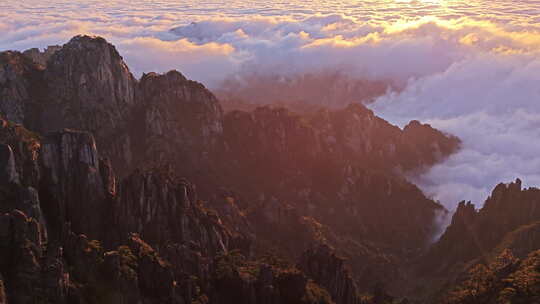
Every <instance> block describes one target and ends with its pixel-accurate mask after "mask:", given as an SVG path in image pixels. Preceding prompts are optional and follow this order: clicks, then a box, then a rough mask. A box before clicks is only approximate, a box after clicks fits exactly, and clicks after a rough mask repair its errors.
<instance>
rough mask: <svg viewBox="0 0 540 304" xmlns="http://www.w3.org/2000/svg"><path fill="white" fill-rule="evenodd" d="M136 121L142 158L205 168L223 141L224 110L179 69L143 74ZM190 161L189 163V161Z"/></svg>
mask: <svg viewBox="0 0 540 304" xmlns="http://www.w3.org/2000/svg"><path fill="white" fill-rule="evenodd" d="M139 90H140V94H139V96H138V99H139V101H140V109H139V110H138V111H139V112H138V115H139V116H140V117H138V118H137V124H139V125H140V126H139V128H140V132H138V134H137V136H138V141H140V142H139V143H138V145H139V146H140V150H142V151H140V152H141V154H142V158H143V159H145V160H150V161H154V162H168V163H183V164H184V165H183V167H187V166H192V168H185V170H188V169H191V170H195V168H197V169H198V170H202V169H204V168H200V167H201V166H203V167H208V165H209V161H210V158H211V157H213V154H215V153H216V151H217V150H220V149H218V148H219V145H220V144H221V134H222V132H223V126H222V110H221V106H220V105H219V102H218V101H217V99H216V97H215V96H214V95H213V94H212V93H210V91H208V90H207V89H206V88H205V87H204V86H203V85H202V84H200V83H198V82H195V81H191V80H188V79H186V78H185V77H184V76H183V75H182V74H180V73H179V72H177V71H170V72H168V73H166V74H162V75H159V74H156V73H149V74H145V75H143V77H142V78H141V81H140V84H139ZM188 161H189V162H188Z"/></svg>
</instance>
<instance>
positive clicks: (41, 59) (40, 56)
mask: <svg viewBox="0 0 540 304" xmlns="http://www.w3.org/2000/svg"><path fill="white" fill-rule="evenodd" d="M60 49H62V47H61V46H59V45H50V46H48V47H47V48H45V49H44V50H43V52H42V51H40V50H39V49H38V48H32V49H28V50H26V51H24V52H23V54H24V55H25V56H26V57H29V58H30V59H32V61H33V62H34V63H35V64H39V65H41V66H43V67H46V66H47V62H48V61H49V58H51V57H52V55H54V53H56V52H57V51H59V50H60Z"/></svg>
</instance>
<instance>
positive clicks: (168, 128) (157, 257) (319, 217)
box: [0, 36, 533, 304]
mask: <svg viewBox="0 0 540 304" xmlns="http://www.w3.org/2000/svg"><path fill="white" fill-rule="evenodd" d="M0 63H1V64H2V65H1V70H0V115H1V116H2V117H3V118H6V119H7V120H4V119H3V118H2V119H0V182H1V183H0V212H1V213H2V214H3V215H2V220H1V222H2V223H3V224H2V225H3V226H2V227H0V228H1V229H0V237H1V239H0V242H2V244H4V245H5V246H4V245H3V247H1V248H0V255H2V256H3V257H5V259H4V260H2V261H3V264H2V265H1V266H0V275H1V276H2V278H1V279H0V280H1V281H3V283H4V285H3V286H4V287H3V290H4V291H5V294H6V296H5V297H7V301H8V302H9V303H35V302H36V301H41V302H43V303H144V304H152V303H201V304H202V303H238V302H239V301H240V302H241V303H255V304H256V303H276V304H277V303H291V304H293V303H321V304H322V303H334V302H335V303H337V304H341V303H360V302H361V301H363V303H385V302H389V301H390V300H389V299H390V298H389V297H387V296H386V295H385V293H384V291H382V290H381V289H380V288H379V289H373V286H374V285H377V284H376V283H377V282H378V281H381V280H401V279H403V278H404V277H405V276H406V272H405V271H404V270H403V269H402V268H401V266H402V265H405V264H407V263H408V262H409V261H410V260H411V259H412V258H415V257H418V255H419V254H420V253H422V252H423V250H424V248H425V246H427V241H428V240H429V238H430V236H431V234H432V232H433V230H434V222H433V220H434V218H435V216H436V214H437V213H439V212H444V209H443V208H442V207H441V206H440V205H438V204H437V203H435V202H434V201H432V200H430V199H428V198H426V197H425V196H424V195H423V194H422V192H421V191H420V190H419V189H418V188H416V187H415V186H414V185H412V184H410V183H409V182H407V181H406V180H405V179H404V178H403V176H402V173H403V172H412V171H415V170H422V169H424V168H426V167H429V166H431V165H433V164H434V163H436V162H437V161H440V160H441V159H443V158H444V157H446V156H448V155H449V154H451V153H453V152H454V151H456V150H457V149H458V148H459V140H458V139H457V138H455V137H452V136H449V135H446V134H443V133H441V132H439V131H437V130H435V129H433V128H431V127H430V126H429V125H422V124H420V123H419V122H416V121H413V122H411V123H410V124H409V125H408V126H406V127H405V128H404V129H400V128H398V127H396V126H392V125H391V124H389V123H388V122H386V121H384V120H383V119H381V118H378V117H377V116H375V115H374V113H373V112H371V111H370V110H368V109H367V108H365V107H364V106H362V105H350V106H348V107H345V108H342V109H334V110H320V111H317V112H314V113H311V114H309V115H307V114H303V115H299V114H295V113H292V112H290V111H288V110H286V109H283V108H273V107H260V108H257V109H255V110H253V111H252V112H244V111H232V112H230V113H227V114H224V113H223V111H222V109H221V106H220V104H219V102H218V100H217V99H216V98H215V96H214V95H213V94H212V93H211V92H210V91H209V90H207V89H206V88H205V87H204V86H203V85H202V84H199V83H197V82H194V81H190V80H188V79H186V78H185V77H184V76H183V75H182V74H181V73H179V72H177V71H171V72H168V73H165V74H156V73H148V74H144V75H143V77H142V78H141V79H140V80H136V79H135V78H134V77H133V75H132V74H131V73H130V71H129V69H128V67H127V65H126V64H125V62H124V61H123V59H122V57H121V56H120V54H119V53H118V52H117V51H116V49H115V47H114V46H112V45H111V44H109V43H108V42H106V41H105V40H104V39H103V38H99V37H89V36H77V37H74V38H73V39H71V40H70V41H69V42H68V43H66V44H65V45H63V46H62V47H59V48H56V47H55V48H51V49H48V50H46V51H44V52H39V51H38V50H29V51H27V52H25V53H24V54H22V53H18V52H4V53H1V54H0ZM489 225H491V224H489ZM531 231H532V230H531ZM531 233H533V232H531ZM313 244H317V245H316V246H315V247H312V246H313ZM330 246H332V247H335V249H330ZM19 256H20V257H21V258H16V257H19ZM338 256H344V257H346V258H349V261H348V262H347V263H348V264H350V266H351V272H349V271H348V270H345V269H346V267H345V261H344V260H343V259H341V258H339V257H338ZM298 259H300V262H299V263H298V264H297V265H296V266H295V263H294V261H297V260H298ZM31 287H35V288H34V289H30V288H31ZM1 290H2V288H0V291H1ZM359 292H368V293H372V295H373V296H372V297H365V298H362V299H360V298H359V297H358V293H359ZM1 299H2V293H1V292H0V300H1ZM239 299H240V300H239Z"/></svg>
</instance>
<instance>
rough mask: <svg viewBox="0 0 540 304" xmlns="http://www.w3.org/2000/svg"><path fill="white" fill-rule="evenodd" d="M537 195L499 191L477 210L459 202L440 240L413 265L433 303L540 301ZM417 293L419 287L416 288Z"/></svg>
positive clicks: (518, 189)
mask: <svg viewBox="0 0 540 304" xmlns="http://www.w3.org/2000/svg"><path fill="white" fill-rule="evenodd" d="M539 207H540V189H538V188H527V189H523V188H522V186H521V180H519V179H516V180H515V181H514V182H511V183H508V184H503V183H501V184H499V185H497V186H496V187H495V188H494V189H493V191H492V193H491V195H490V196H489V197H488V198H487V200H486V201H485V203H484V205H483V206H482V208H481V209H479V210H477V209H475V206H474V205H473V204H472V203H471V202H461V203H459V205H458V208H457V210H456V212H455V213H454V215H453V217H452V222H451V224H450V225H449V226H448V227H447V228H446V231H445V232H444V234H443V235H442V236H441V237H440V239H439V240H438V241H437V242H436V243H434V244H433V245H432V246H431V247H430V248H429V250H427V252H426V253H425V254H424V255H423V256H422V257H421V258H420V262H419V263H418V264H417V265H416V272H417V275H418V277H417V282H430V284H426V285H425V286H424V288H426V287H428V288H429V289H430V290H427V291H424V294H430V297H432V301H433V302H435V303H437V302H438V303H536V302H538V301H539V300H540V260H539V259H538V257H539V255H538V250H539V249H540V234H539V231H540V230H539V229H540V228H539V227H540V212H539V209H538V208H539ZM417 288H418V287H417Z"/></svg>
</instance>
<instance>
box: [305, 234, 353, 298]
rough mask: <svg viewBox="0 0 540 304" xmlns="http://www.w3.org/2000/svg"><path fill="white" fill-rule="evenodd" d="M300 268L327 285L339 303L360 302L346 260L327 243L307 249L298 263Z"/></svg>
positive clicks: (318, 281) (319, 282)
mask: <svg viewBox="0 0 540 304" xmlns="http://www.w3.org/2000/svg"><path fill="white" fill-rule="evenodd" d="M298 268H299V269H301V270H302V271H304V273H305V274H306V275H307V276H309V277H311V278H313V280H315V282H317V284H319V285H321V286H323V287H325V288H326V289H327V290H328V291H329V292H330V294H331V295H332V299H333V300H334V301H335V302H336V303H338V304H359V303H360V295H359V293H358V290H357V287H356V284H355V283H354V281H353V279H352V277H351V275H350V274H349V271H348V270H346V269H345V266H344V260H343V259H341V258H339V257H337V256H336V254H335V253H334V250H333V249H332V248H331V247H329V246H328V245H325V244H319V245H315V246H314V247H312V248H311V249H309V250H307V251H306V252H305V253H304V254H303V255H302V257H301V258H300V261H299V263H298Z"/></svg>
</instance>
